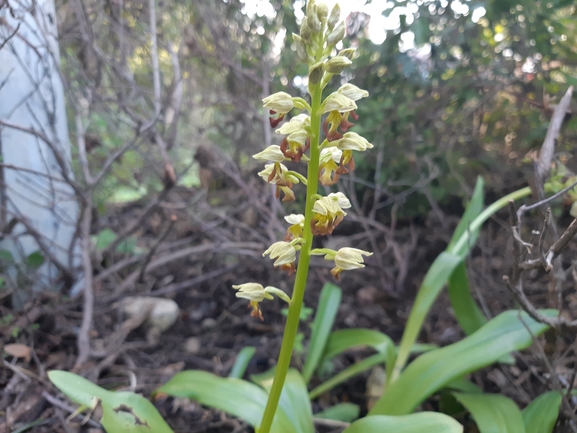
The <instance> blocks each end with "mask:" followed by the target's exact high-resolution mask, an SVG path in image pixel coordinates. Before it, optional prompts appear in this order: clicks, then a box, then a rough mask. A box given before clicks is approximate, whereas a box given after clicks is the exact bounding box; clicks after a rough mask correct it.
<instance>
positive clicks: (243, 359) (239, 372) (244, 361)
mask: <svg viewBox="0 0 577 433" xmlns="http://www.w3.org/2000/svg"><path fill="white" fill-rule="evenodd" d="M255 352H256V349H255V348H254V347H252V346H247V347H243V348H242V350H241V351H240V352H238V355H236V360H235V361H234V365H233V366H232V368H231V369H230V374H229V375H228V377H233V378H237V379H240V378H242V377H243V376H244V373H245V372H246V368H247V367H248V363H249V362H250V360H251V359H252V357H253V356H254V354H255Z"/></svg>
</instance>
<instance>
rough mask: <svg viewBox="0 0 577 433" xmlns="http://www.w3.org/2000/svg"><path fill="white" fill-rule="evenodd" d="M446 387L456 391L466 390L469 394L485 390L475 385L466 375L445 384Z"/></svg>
mask: <svg viewBox="0 0 577 433" xmlns="http://www.w3.org/2000/svg"><path fill="white" fill-rule="evenodd" d="M445 388H447V389H452V390H454V391H461V392H466V393H468V394H480V393H482V392H483V390H482V389H481V388H479V387H478V386H477V385H475V384H474V383H473V382H471V381H470V380H467V379H465V378H464V377H457V378H456V379H453V380H452V381H450V382H449V383H447V384H446V385H445Z"/></svg>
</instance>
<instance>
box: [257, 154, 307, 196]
mask: <svg viewBox="0 0 577 433" xmlns="http://www.w3.org/2000/svg"><path fill="white" fill-rule="evenodd" d="M258 175H259V176H260V177H262V178H263V179H264V180H266V181H267V182H268V183H272V184H273V185H276V194H275V197H276V198H279V197H280V193H281V191H282V192H283V193H284V198H283V199H282V201H293V200H295V195H294V192H293V191H292V189H291V188H292V186H293V184H295V183H299V182H300V180H299V179H298V177H296V176H294V175H293V174H291V173H290V172H289V169H288V168H287V167H286V166H285V165H284V164H281V163H280V162H275V163H274V164H266V165H265V166H264V170H263V171H261V172H259V173H258Z"/></svg>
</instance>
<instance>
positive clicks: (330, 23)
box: [327, 3, 341, 31]
mask: <svg viewBox="0 0 577 433" xmlns="http://www.w3.org/2000/svg"><path fill="white" fill-rule="evenodd" d="M340 19H341V8H340V6H339V4H338V3H337V4H335V6H334V7H333V10H332V11H331V14H330V16H329V19H328V20H327V27H328V28H329V31H330V30H332V29H334V28H335V26H336V25H337V23H338V22H339V20H340Z"/></svg>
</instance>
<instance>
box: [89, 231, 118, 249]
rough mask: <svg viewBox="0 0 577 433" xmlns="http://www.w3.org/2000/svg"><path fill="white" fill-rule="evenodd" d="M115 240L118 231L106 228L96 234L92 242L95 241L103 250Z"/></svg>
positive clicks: (98, 247)
mask: <svg viewBox="0 0 577 433" xmlns="http://www.w3.org/2000/svg"><path fill="white" fill-rule="evenodd" d="M115 240H116V233H114V231H113V230H111V229H104V230H102V231H101V232H100V233H98V234H97V235H96V236H93V239H92V242H94V244H95V246H96V248H97V249H99V250H103V249H105V248H106V247H107V246H108V245H110V244H111V243H112V242H114V241H115Z"/></svg>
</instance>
